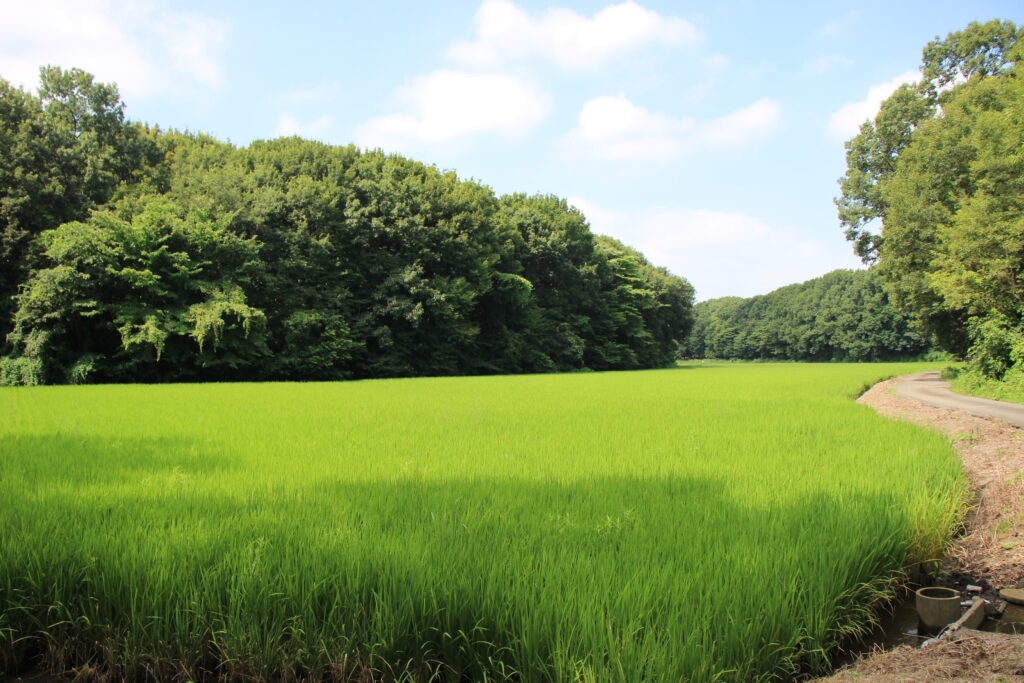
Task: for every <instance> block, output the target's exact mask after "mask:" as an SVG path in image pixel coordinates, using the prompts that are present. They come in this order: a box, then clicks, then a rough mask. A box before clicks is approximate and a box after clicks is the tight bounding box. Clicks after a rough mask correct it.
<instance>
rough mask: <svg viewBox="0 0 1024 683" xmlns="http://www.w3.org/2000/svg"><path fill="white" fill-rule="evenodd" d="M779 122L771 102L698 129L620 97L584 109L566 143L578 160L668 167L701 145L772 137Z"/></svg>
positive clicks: (591, 102)
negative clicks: (653, 163) (660, 163)
mask: <svg viewBox="0 0 1024 683" xmlns="http://www.w3.org/2000/svg"><path fill="white" fill-rule="evenodd" d="M780 118H781V107H780V106H779V104H778V102H776V101H774V100H770V99H763V100H759V101H757V102H754V103H753V104H751V105H749V106H746V107H744V108H742V109H739V110H738V111H735V112H732V113H731V114H727V115H725V116H721V117H719V118H716V119H711V120H710V121H706V122H704V123H702V124H697V123H696V122H695V120H694V119H692V118H675V117H673V116H670V115H668V114H664V113H660V112H651V111H648V110H647V109H644V108H643V107H640V106H638V105H636V104H633V103H632V102H630V101H629V100H628V99H627V98H626V97H625V96H624V95H621V94H620V95H616V96H614V97H613V96H607V95H606V96H602V97H595V98H594V99H592V100H589V101H587V102H586V103H584V105H583V107H582V108H581V109H580V113H579V116H578V118H577V120H576V126H575V127H573V129H572V130H571V131H569V134H568V135H567V136H566V138H565V143H567V145H568V147H569V149H570V150H571V151H573V152H575V153H577V154H581V155H585V156H591V157H596V158H600V159H607V160H611V161H623V160H635V161H670V160H672V159H677V158H679V157H680V156H682V155H683V154H685V153H686V152H687V151H689V150H691V149H693V148H695V147H698V146H702V145H710V146H742V145H746V144H750V143H752V142H753V141H755V140H756V139H758V138H759V137H763V136H764V135H766V134H768V133H770V132H771V131H772V130H773V129H774V128H775V127H776V125H777V124H778V122H779V120H780Z"/></svg>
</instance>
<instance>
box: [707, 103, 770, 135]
mask: <svg viewBox="0 0 1024 683" xmlns="http://www.w3.org/2000/svg"><path fill="white" fill-rule="evenodd" d="M781 119H782V107H781V106H780V105H779V103H778V102H776V101H775V100H772V99H768V98H764V99H761V100H758V101H757V102H754V103H753V104H750V105H747V106H746V107H743V108H742V109H739V110H737V111H734V112H733V113H731V114H726V115H725V116H721V117H719V118H717V119H712V120H711V121H708V122H707V123H706V124H704V125H703V126H702V127H701V130H700V132H699V138H700V140H701V141H702V142H704V143H710V144H713V145H729V146H742V145H746V144H749V143H751V142H753V141H754V140H757V139H758V138H761V137H764V136H765V135H767V134H768V133H770V132H771V131H772V130H774V129H775V128H776V126H778V124H779V121H780V120H781Z"/></svg>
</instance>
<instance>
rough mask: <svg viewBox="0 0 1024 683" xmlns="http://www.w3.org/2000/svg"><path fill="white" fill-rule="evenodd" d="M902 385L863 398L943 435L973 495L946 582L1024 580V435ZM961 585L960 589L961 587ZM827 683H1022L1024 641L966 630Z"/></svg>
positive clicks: (882, 657) (859, 665)
mask: <svg viewBox="0 0 1024 683" xmlns="http://www.w3.org/2000/svg"><path fill="white" fill-rule="evenodd" d="M897 381H898V379H894V380H888V381H885V382H881V383H879V384H876V385H875V386H874V387H872V388H871V389H869V390H868V391H867V392H865V394H864V395H863V396H861V397H860V399H858V401H859V402H860V403H864V404H866V405H868V406H871V407H872V408H874V409H875V410H876V411H878V412H879V413H881V414H882V415H885V416H886V417H889V418H892V419H894V420H904V421H907V422H913V423H914V424H918V425H921V426H923V427H927V428H930V429H934V430H936V431H939V432H941V433H942V434H945V435H946V436H947V437H948V438H949V439H950V441H951V442H952V444H953V447H954V449H955V450H956V451H957V453H958V454H959V455H960V457H961V459H962V460H963V467H964V472H965V473H966V474H967V477H968V479H969V480H970V483H971V488H972V489H973V491H974V502H973V506H972V508H971V510H970V512H969V513H968V515H967V520H966V528H965V533H964V534H963V535H961V536H960V537H958V538H957V539H955V540H954V542H953V544H952V547H951V548H950V551H949V555H948V557H947V558H946V560H945V563H944V566H943V570H942V581H941V582H942V583H944V584H946V585H958V584H962V583H968V582H970V583H975V584H977V585H981V586H982V587H983V588H984V589H985V594H986V595H987V596H992V595H994V594H995V592H997V591H998V590H999V589H1001V588H1012V587H1016V586H1020V585H1021V584H1022V582H1024V431H1022V430H1020V429H1018V428H1016V427H1013V426H1011V425H1009V424H1007V423H1006V422H1002V421H1000V420H995V419H991V418H982V417H976V416H974V415H970V414H968V413H965V412H962V411H959V410H951V409H947V408H935V407H932V406H929V405H927V404H925V403H921V402H920V401H914V400H911V399H907V398H902V397H900V396H897V395H896V394H895V392H894V391H893V387H894V386H895V384H896V382H897ZM959 587H962V586H959ZM819 680H824V681H832V682H834V683H839V682H846V681H857V682H858V683H882V682H886V683H888V682H895V681H963V682H965V683H966V682H971V683H974V682H975V681H1005V682H1010V681H1020V682H1024V637H1022V636H1017V635H1008V634H1001V633H984V632H981V631H968V630H965V631H960V632H959V633H958V634H957V635H956V637H955V638H954V639H952V640H949V641H942V642H939V643H936V644H934V645H930V646H928V647H925V648H913V647H910V646H908V645H902V646H900V647H897V648H895V649H892V650H887V651H883V650H876V651H874V652H871V653H868V654H866V655H862V656H861V657H859V658H858V659H857V660H856V661H854V662H853V663H851V664H849V665H848V666H846V667H844V668H843V669H841V670H839V671H838V672H836V673H835V674H833V675H832V676H829V677H828V678H825V679H819Z"/></svg>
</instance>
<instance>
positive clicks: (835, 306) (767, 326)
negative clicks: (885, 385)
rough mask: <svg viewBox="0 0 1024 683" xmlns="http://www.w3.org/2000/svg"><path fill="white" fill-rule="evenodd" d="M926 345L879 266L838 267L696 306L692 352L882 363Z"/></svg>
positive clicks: (688, 352)
mask: <svg viewBox="0 0 1024 683" xmlns="http://www.w3.org/2000/svg"><path fill="white" fill-rule="evenodd" d="M928 349H929V342H928V339H927V338H926V337H925V336H922V335H921V333H918V332H914V331H913V330H912V329H911V322H910V318H909V317H908V316H907V315H906V314H903V313H900V312H899V311H897V310H896V309H895V308H893V306H892V305H891V304H890V303H889V298H888V296H887V295H886V293H885V290H884V289H883V287H882V280H881V277H880V276H879V274H878V273H877V271H876V270H874V269H872V270H859V271H852V270H836V271H833V272H831V273H828V274H826V275H823V276H821V277H819V278H815V279H813V280H809V281H807V282H804V283H801V284H795V285H788V286H786V287H782V288H780V289H777V290H775V291H774V292H771V293H769V294H763V295H761V296H755V297H750V298H748V299H743V298H740V297H723V298H720V299H710V300H708V301H702V302H700V303H699V304H697V305H696V306H694V324H693V330H692V331H691V333H690V337H689V339H687V341H686V344H685V345H684V347H683V351H682V353H683V355H684V357H688V358H723V359H742V360H797V361H877V360H892V359H896V358H908V357H911V356H915V355H919V354H922V353H924V352H926V351H928Z"/></svg>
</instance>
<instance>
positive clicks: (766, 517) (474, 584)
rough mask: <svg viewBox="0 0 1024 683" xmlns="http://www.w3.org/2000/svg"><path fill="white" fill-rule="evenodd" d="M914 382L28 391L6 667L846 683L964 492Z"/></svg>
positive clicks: (235, 675)
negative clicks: (879, 604) (898, 587)
mask: <svg viewBox="0 0 1024 683" xmlns="http://www.w3.org/2000/svg"><path fill="white" fill-rule="evenodd" d="M921 369H923V368H921V367H920V366H912V365H907V364H903V365H839V364H835V365H832V364H829V365H802V364H764V365H739V364H736V365H722V366H689V367H681V368H677V369H672V370H664V371H646V372H621V373H599V374H598V373H593V374H571V375H535V376H508V377H476V378H441V379H409V380H377V381H366V382H351V383H310V384H205V385H202V384H192V385H159V386H157V385H136V386H126V385H108V386H90V387H33V388H2V389H0V670H3V669H6V671H7V672H9V673H12V672H15V671H17V670H19V669H21V668H24V667H27V666H29V665H31V664H34V663H36V662H42V663H43V665H44V666H47V667H50V668H51V669H63V670H71V669H75V670H77V671H79V672H80V673H82V674H83V675H90V674H91V675H95V676H98V677H102V676H106V675H110V676H114V677H124V676H131V677H136V678H143V679H144V678H152V679H158V680H168V679H175V678H176V679H180V680H188V679H190V678H191V679H207V680H227V679H234V680H239V679H275V680H281V679H284V680H289V679H319V680H325V679H338V680H367V679H370V678H373V679H384V680H395V679H397V680H459V679H460V678H461V679H462V680H520V681H640V680H659V681H679V680H699V681H714V680H737V681H749V680H761V679H763V680H769V679H780V678H781V679H785V678H789V677H791V676H793V675H794V672H796V671H798V670H799V671H814V670H817V669H821V668H823V667H827V665H828V661H829V655H830V654H831V653H833V652H834V651H835V649H836V647H837V645H838V644H839V643H840V642H841V641H842V640H843V639H844V638H845V637H847V636H850V635H854V634H855V633H856V632H857V630H858V629H859V628H862V627H863V625H864V623H865V619H866V618H867V612H866V610H867V608H868V606H869V605H870V604H871V603H872V602H873V601H874V600H875V599H877V597H878V596H879V595H880V593H881V592H884V589H885V587H886V586H887V585H889V582H890V580H892V579H893V578H894V577H898V576H899V575H900V572H902V571H903V570H905V569H906V568H907V567H916V566H921V564H922V563H927V562H928V561H930V560H934V559H935V558H937V557H939V556H941V553H942V551H943V548H944V544H945V543H946V541H947V540H948V537H949V535H950V533H951V531H952V530H953V528H954V527H955V526H956V524H957V523H958V520H959V519H960V515H961V512H962V508H963V501H964V494H965V487H964V482H963V479H962V475H961V473H960V467H959V463H958V461H957V460H956V458H955V456H954V454H953V452H952V450H951V449H950V447H949V444H948V443H947V442H946V441H944V440H943V439H942V438H940V437H939V436H937V435H935V434H931V433H928V432H926V431H923V430H921V429H919V428H916V427H913V426H910V425H906V424H898V423H893V422H889V421H887V420H885V419H882V418H880V417H878V416H877V415H875V414H874V413H873V412H872V411H871V410H870V409H868V408H865V407H863V406H859V405H857V404H856V403H854V401H852V400H851V399H852V397H853V396H854V395H855V394H856V392H857V390H858V389H860V388H861V387H863V386H864V385H866V384H869V383H871V382H873V381H874V380H877V379H879V378H881V377H883V376H889V375H893V374H901V373H904V372H913V371H919V370H921Z"/></svg>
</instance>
